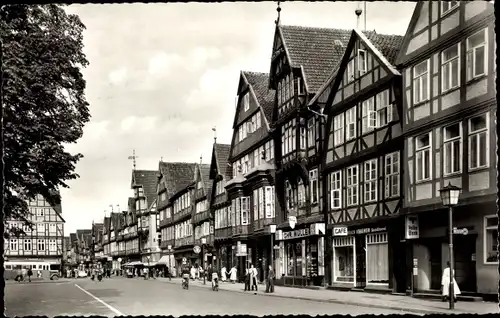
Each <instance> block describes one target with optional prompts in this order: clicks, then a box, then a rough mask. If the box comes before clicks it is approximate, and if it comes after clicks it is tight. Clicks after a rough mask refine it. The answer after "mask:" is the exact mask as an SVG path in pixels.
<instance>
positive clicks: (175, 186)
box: [159, 161, 196, 199]
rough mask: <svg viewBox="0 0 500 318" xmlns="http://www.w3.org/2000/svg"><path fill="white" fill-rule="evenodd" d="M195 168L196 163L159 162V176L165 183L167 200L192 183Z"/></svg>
mask: <svg viewBox="0 0 500 318" xmlns="http://www.w3.org/2000/svg"><path fill="white" fill-rule="evenodd" d="M195 167H196V163H187V162H163V161H160V164H159V169H160V175H161V178H162V180H163V181H164V182H165V188H166V192H167V199H169V198H170V197H171V196H173V195H174V194H175V193H177V192H178V191H180V190H182V189H184V188H185V187H187V186H188V185H190V184H191V183H192V182H193V180H194V172H195Z"/></svg>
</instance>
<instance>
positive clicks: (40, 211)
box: [36, 208, 43, 216]
mask: <svg viewBox="0 0 500 318" xmlns="http://www.w3.org/2000/svg"><path fill="white" fill-rule="evenodd" d="M36 216H43V208H36Z"/></svg>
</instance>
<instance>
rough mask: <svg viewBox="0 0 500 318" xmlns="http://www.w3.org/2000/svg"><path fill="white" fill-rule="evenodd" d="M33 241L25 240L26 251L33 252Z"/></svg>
mask: <svg viewBox="0 0 500 318" xmlns="http://www.w3.org/2000/svg"><path fill="white" fill-rule="evenodd" d="M31 248H32V246H31V240H27V239H25V240H24V251H31Z"/></svg>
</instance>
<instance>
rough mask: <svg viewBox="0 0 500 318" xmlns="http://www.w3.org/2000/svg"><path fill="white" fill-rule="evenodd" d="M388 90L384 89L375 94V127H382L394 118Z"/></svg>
mask: <svg viewBox="0 0 500 318" xmlns="http://www.w3.org/2000/svg"><path fill="white" fill-rule="evenodd" d="M390 93H391V92H390V90H388V89H386V90H385V91H382V92H380V93H378V94H377V95H376V96H375V104H376V109H377V120H376V122H377V123H376V127H377V128H380V127H384V126H385V125H387V124H388V123H390V122H392V121H393V120H394V113H393V112H394V109H395V107H394V105H393V104H392V103H391V94H390Z"/></svg>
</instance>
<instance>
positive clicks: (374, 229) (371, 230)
mask: <svg viewBox="0 0 500 318" xmlns="http://www.w3.org/2000/svg"><path fill="white" fill-rule="evenodd" d="M385 231H387V227H385V226H384V227H372V228H369V227H367V228H363V229H357V230H350V231H348V232H347V234H349V235H354V234H357V235H361V234H369V233H377V232H385Z"/></svg>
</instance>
